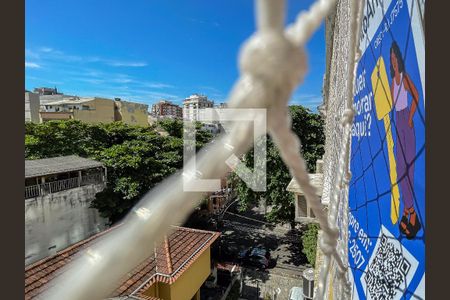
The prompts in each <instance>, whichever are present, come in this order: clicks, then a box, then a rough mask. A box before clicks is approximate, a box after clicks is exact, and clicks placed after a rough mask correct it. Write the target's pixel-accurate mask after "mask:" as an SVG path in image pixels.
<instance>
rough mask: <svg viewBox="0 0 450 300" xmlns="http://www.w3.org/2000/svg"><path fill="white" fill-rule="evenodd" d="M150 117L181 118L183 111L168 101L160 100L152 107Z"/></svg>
mask: <svg viewBox="0 0 450 300" xmlns="http://www.w3.org/2000/svg"><path fill="white" fill-rule="evenodd" d="M151 113H152V115H153V116H154V117H156V118H174V119H182V118H183V109H182V108H181V107H180V106H179V105H176V104H174V103H172V102H170V101H167V100H161V101H159V102H158V103H155V104H153V105H152V112H151Z"/></svg>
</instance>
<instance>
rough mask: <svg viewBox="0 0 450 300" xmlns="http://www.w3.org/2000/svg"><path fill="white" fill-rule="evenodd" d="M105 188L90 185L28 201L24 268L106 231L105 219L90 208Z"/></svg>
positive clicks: (26, 206)
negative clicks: (96, 195) (96, 196)
mask: <svg viewBox="0 0 450 300" xmlns="http://www.w3.org/2000/svg"><path fill="white" fill-rule="evenodd" d="M103 188H104V185H103V184H99V185H87V186H82V187H78V188H75V189H70V190H66V191H61V192H59V193H54V194H48V195H45V196H43V197H37V198H31V199H27V200H25V265H28V264H30V263H33V262H35V261H37V260H39V259H42V258H44V257H46V256H49V255H52V254H54V253H56V251H59V250H62V249H64V248H66V247H68V246H70V245H72V244H74V243H76V242H79V241H81V240H83V239H86V238H88V237H90V236H92V235H94V234H96V233H98V232H100V231H102V230H103V229H105V227H106V226H105V224H106V222H105V220H104V219H103V218H101V217H100V216H99V214H98V211H97V210H96V209H93V208H89V206H90V203H91V201H92V200H93V199H94V198H95V194H96V193H97V192H100V191H101V190H103ZM55 246H56V247H55ZM52 247H53V248H52ZM49 248H51V249H49Z"/></svg>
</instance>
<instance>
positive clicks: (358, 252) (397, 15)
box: [348, 0, 425, 299]
mask: <svg viewBox="0 0 450 300" xmlns="http://www.w3.org/2000/svg"><path fill="white" fill-rule="evenodd" d="M421 22H422V18H421V13H420V10H419V8H418V5H417V1H415V0H410V1H407V0H391V1H379V0H367V1H366V6H365V10H364V19H363V21H362V34H361V40H360V49H361V51H362V56H361V59H360V61H359V62H358V66H357V73H356V78H355V88H354V108H355V111H356V114H355V120H354V123H353V125H352V146H351V161H350V169H351V172H352V179H351V182H350V188H349V228H348V230H349V244H348V247H349V248H348V250H349V251H348V252H349V263H350V267H351V270H352V280H353V283H354V296H353V299H411V298H413V299H415V297H414V296H418V297H421V298H424V294H425V288H424V282H425V85H424V38H423V29H422V23H421Z"/></svg>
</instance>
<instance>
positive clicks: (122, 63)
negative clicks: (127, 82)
mask: <svg viewBox="0 0 450 300" xmlns="http://www.w3.org/2000/svg"><path fill="white" fill-rule="evenodd" d="M106 64H107V65H110V66H112V67H145V66H147V63H146V62H132V61H107V62H106Z"/></svg>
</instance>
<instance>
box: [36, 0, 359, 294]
mask: <svg viewBox="0 0 450 300" xmlns="http://www.w3.org/2000/svg"><path fill="white" fill-rule="evenodd" d="M335 2H336V1H332V0H318V1H316V3H314V4H313V5H312V7H311V8H310V9H309V10H308V11H306V12H302V13H300V15H299V17H298V18H297V20H296V22H295V23H294V24H292V25H291V26H289V27H288V28H287V29H286V30H284V28H283V24H284V10H285V7H284V5H285V1H275V0H256V8H257V10H256V12H257V28H258V29H257V32H256V33H255V34H254V35H252V36H251V37H250V39H249V40H248V41H247V42H246V43H245V44H244V46H243V48H242V51H241V55H240V60H239V63H240V69H241V77H240V78H239V79H238V81H237V82H236V84H235V86H234V88H233V90H232V92H231V95H230V98H229V101H228V104H229V107H230V108H264V109H267V128H268V132H269V133H270V135H271V136H272V138H273V140H274V141H275V142H276V144H277V146H278V147H279V148H280V153H281V155H282V158H283V160H284V161H285V163H286V164H287V165H288V166H289V168H290V171H291V174H292V175H293V176H294V178H295V179H296V181H297V182H298V183H299V184H300V185H301V186H302V189H303V191H304V193H305V197H306V199H307V201H308V204H309V206H310V207H311V209H312V210H313V213H314V215H315V216H316V218H317V219H318V221H319V223H320V226H321V230H322V231H323V234H322V239H321V243H320V244H321V248H322V251H323V253H324V255H325V259H324V263H323V265H322V268H321V269H322V271H321V272H322V273H321V276H320V279H319V282H318V290H317V293H316V299H323V298H324V297H325V286H326V283H327V282H328V280H329V277H330V276H329V274H330V270H332V272H331V274H333V275H332V276H333V277H334V276H335V277H336V283H337V284H336V287H337V288H336V291H335V293H336V295H337V296H336V297H337V299H344V298H345V299H348V298H350V291H351V289H350V283H349V281H348V276H347V270H348V268H347V258H346V257H347V255H346V253H347V252H346V251H347V250H346V245H347V242H346V239H347V237H346V234H347V233H346V231H345V230H344V231H343V232H341V237H340V238H339V234H340V232H339V230H338V226H337V222H338V220H339V218H338V211H339V210H338V207H339V205H341V206H343V207H345V206H346V202H345V199H346V197H345V194H346V184H347V183H348V155H349V133H350V125H351V122H352V117H353V110H352V107H351V102H352V101H351V100H352V99H351V95H352V85H351V84H349V83H350V82H352V80H353V74H354V62H355V53H354V51H355V49H357V47H356V36H357V30H356V29H357V28H359V27H360V26H358V24H357V20H358V19H357V18H356V16H357V12H360V9H359V8H360V7H362V4H363V2H364V1H358V0H343V1H339V4H338V10H339V14H337V17H336V22H338V23H339V26H340V29H339V33H338V34H337V35H336V34H335V35H334V38H333V43H334V44H336V45H337V44H342V46H340V47H334V49H336V52H333V53H332V56H331V63H330V66H331V68H332V70H331V72H330V73H331V74H334V75H332V76H331V77H330V78H328V79H327V80H328V82H329V85H330V86H334V85H335V84H337V82H340V83H344V85H343V86H339V88H334V89H330V92H329V94H328V95H327V98H328V99H327V115H328V118H327V123H326V138H327V145H326V155H325V161H326V164H325V165H326V166H327V167H326V168H325V177H326V178H329V179H333V180H329V181H326V183H325V190H324V200H325V201H329V218H328V217H327V215H326V212H325V211H324V210H323V206H322V204H321V202H320V200H319V198H318V197H317V196H316V193H315V190H314V188H313V186H312V185H311V184H310V182H309V177H308V174H307V170H306V165H305V162H304V160H303V158H302V156H301V154H300V152H299V149H300V141H299V140H298V137H297V136H296V135H295V134H294V133H293V132H292V131H291V129H290V116H289V113H288V109H287V105H288V101H289V99H290V96H291V93H292V91H293V90H294V88H295V87H296V86H297V85H298V84H299V83H301V82H302V80H303V77H304V75H305V72H306V70H307V65H306V63H307V61H306V56H305V53H304V45H305V43H306V42H307V41H308V40H309V38H310V37H311V35H312V34H313V33H314V31H315V30H316V29H317V28H318V27H319V26H320V24H321V22H322V21H323V19H324V17H325V16H326V15H327V14H328V13H329V12H330V11H333V10H334V9H335V5H336V3H335ZM345 49H347V50H345ZM348 49H350V51H348ZM339 51H347V52H346V53H339ZM337 70H339V71H337ZM249 114H251V112H250V113H249ZM251 134H252V129H251V128H250V127H249V126H248V125H245V124H234V126H233V127H232V129H231V132H230V134H228V135H226V136H224V137H222V138H220V139H219V140H217V141H216V142H215V143H214V144H213V145H211V146H210V147H209V148H208V149H206V150H204V151H201V152H202V153H201V154H200V155H198V156H197V170H198V174H201V176H202V177H203V178H220V177H221V176H223V175H224V174H225V173H226V172H227V169H226V168H225V167H220V166H218V165H217V164H216V162H217V161H225V160H226V159H227V158H228V157H230V155H231V154H233V153H236V154H240V153H244V152H246V151H247V150H248V149H249V148H250V146H251V145H250V142H249V139H248V136H251ZM224 166H225V165H224ZM189 176H191V177H189ZM183 177H184V178H185V180H188V181H189V180H193V179H195V177H194V176H192V174H183V175H179V174H178V175H174V176H172V177H170V178H169V179H167V180H165V181H164V182H163V183H161V184H160V185H159V186H158V187H156V188H154V189H153V190H152V191H151V192H149V193H148V194H147V195H145V196H144V198H143V199H142V200H141V201H140V202H139V203H138V205H137V206H136V208H135V209H134V210H133V211H132V212H131V213H130V215H129V216H128V217H127V218H126V220H125V221H124V223H123V225H122V226H120V228H118V229H116V230H115V231H114V232H111V233H109V234H108V235H106V236H105V237H104V238H103V239H102V240H101V241H100V242H98V243H97V244H96V245H95V246H93V247H91V248H89V249H87V250H86V251H85V252H84V253H83V255H82V256H80V259H77V260H76V262H75V263H73V264H71V265H70V266H69V269H68V270H67V271H66V272H64V273H63V274H62V275H61V276H60V277H59V278H57V279H56V280H55V282H54V284H53V287H52V288H50V289H49V290H48V291H47V293H46V294H45V295H44V298H45V299H68V300H70V299H102V298H105V297H106V296H107V295H108V294H109V293H110V292H111V290H112V289H113V287H114V285H115V284H116V282H118V281H119V280H120V279H121V278H122V277H123V274H124V273H126V272H127V270H130V269H132V268H133V267H134V266H136V265H137V264H138V263H139V262H140V261H142V260H143V259H144V258H145V257H147V256H148V255H149V252H150V251H152V250H151V249H150V248H149V247H143V246H142V245H152V244H153V243H155V242H157V241H159V240H161V238H162V237H163V235H164V234H165V233H166V232H167V231H168V229H169V226H170V225H171V224H177V223H179V222H181V221H183V220H184V219H185V218H186V217H187V216H188V214H189V213H190V212H191V211H192V209H193V208H194V207H195V206H196V204H197V201H198V200H199V199H201V196H202V194H201V193H200V192H190V193H184V192H183ZM343 196H344V197H343ZM342 222H343V227H344V228H345V226H346V223H347V220H346V214H344V215H343V216H342ZM338 238H339V240H340V242H339V244H337V241H338ZM333 266H334V267H333Z"/></svg>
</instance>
